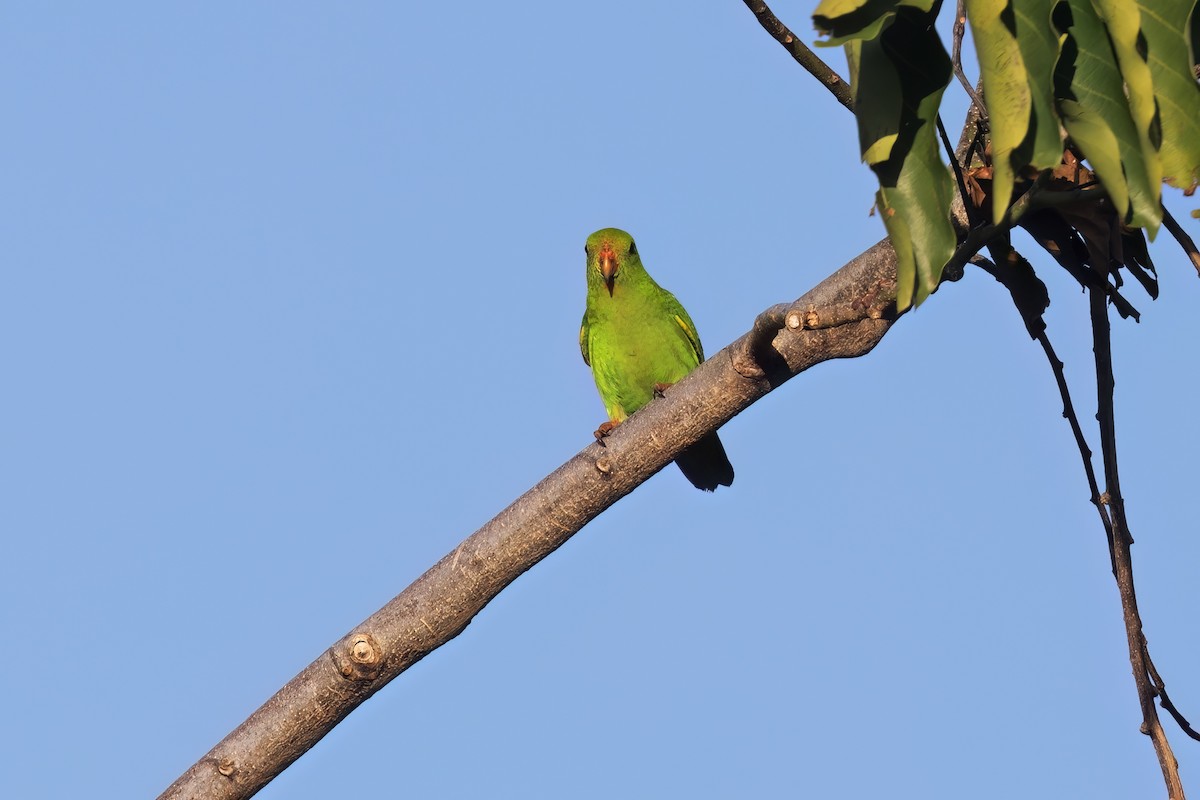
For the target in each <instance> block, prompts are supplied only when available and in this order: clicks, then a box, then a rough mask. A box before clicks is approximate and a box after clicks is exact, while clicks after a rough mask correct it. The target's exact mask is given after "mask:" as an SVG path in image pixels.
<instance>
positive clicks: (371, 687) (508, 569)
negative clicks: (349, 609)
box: [160, 241, 896, 800]
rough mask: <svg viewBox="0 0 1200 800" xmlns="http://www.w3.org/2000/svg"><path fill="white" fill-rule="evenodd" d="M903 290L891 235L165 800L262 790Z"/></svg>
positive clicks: (267, 713) (645, 419)
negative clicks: (797, 324) (505, 592)
mask: <svg viewBox="0 0 1200 800" xmlns="http://www.w3.org/2000/svg"><path fill="white" fill-rule="evenodd" d="M895 284H896V265H895V252H894V251H893V250H892V248H891V245H890V244H889V243H888V242H887V241H883V242H880V243H878V244H876V245H875V246H874V247H872V248H870V249H869V250H867V251H866V252H865V253H863V254H862V255H860V256H858V257H857V258H855V259H854V260H853V261H851V262H850V263H848V264H846V265H845V266H844V267H842V268H841V269H840V270H838V271H837V272H835V273H834V274H833V275H831V276H829V277H828V278H826V279H825V280H824V281H823V282H822V283H821V284H819V285H818V286H816V287H815V288H814V289H813V290H812V291H810V292H809V293H808V294H806V295H804V297H801V298H800V299H799V300H798V301H796V303H795V304H794V307H795V306H799V307H804V308H811V309H812V310H813V311H814V313H817V314H820V311H821V310H822V309H825V308H834V309H837V310H838V312H837V315H836V320H837V322H836V324H833V325H831V326H828V327H822V328H820V329H819V330H809V329H801V330H792V329H789V328H787V327H786V326H780V325H775V326H773V327H763V326H761V325H756V327H755V329H754V330H752V331H751V332H749V333H747V334H746V335H744V336H742V337H741V338H739V339H738V340H737V341H735V342H733V344H731V345H729V346H728V347H726V348H725V349H724V350H722V351H721V352H719V353H717V354H716V355H715V356H714V357H712V358H711V359H709V360H708V361H706V362H705V363H704V364H702V365H700V367H698V368H697V369H696V370H695V371H694V372H693V373H692V374H691V375H689V376H688V377H687V378H685V379H684V380H682V381H680V382H679V383H677V384H676V385H675V386H673V387H671V388H670V389H668V390H667V392H666V395H665V397H663V398H662V399H658V400H655V401H654V402H652V403H650V405H648V406H646V408H644V409H643V410H641V411H639V412H638V413H637V414H634V415H633V416H632V417H630V418H629V419H628V420H627V421H626V422H625V423H624V424H622V425H621V426H620V427H618V428H617V429H616V430H614V431H613V433H612V434H611V435H610V436H609V437H607V439H606V440H605V444H604V446H601V445H599V444H592V445H590V446H588V447H586V448H584V449H583V450H582V451H580V453H579V454H578V455H576V456H575V457H574V458H572V459H571V460H570V461H568V462H567V463H565V464H563V465H562V466H561V467H559V468H558V469H557V470H555V471H554V472H553V473H551V474H550V475H548V476H547V477H546V478H544V479H543V480H542V481H541V482H540V483H538V484H537V485H536V486H534V487H533V488H532V489H530V490H529V491H528V492H526V493H525V494H524V495H522V496H521V497H519V498H518V499H517V500H516V501H515V502H514V503H513V504H512V505H510V506H509V507H508V508H506V509H504V511H502V512H500V514H499V515H497V516H496V517H495V518H494V519H492V521H491V522H489V523H487V524H486V525H484V526H483V527H482V528H480V529H479V530H478V531H476V532H475V533H474V534H472V535H471V536H470V537H469V538H467V539H466V540H465V541H463V542H462V543H461V544H460V545H459V546H458V547H456V548H455V549H454V551H453V552H451V553H448V554H447V555H446V556H445V557H444V558H442V560H441V561H439V562H438V563H437V564H435V565H434V566H433V567H431V568H430V569H429V570H428V571H427V572H426V573H425V574H424V575H422V576H421V577H420V578H418V579H417V580H416V581H415V582H414V583H413V584H412V585H410V586H409V587H408V588H407V589H405V590H404V591H403V592H401V593H400V594H399V595H397V596H396V597H395V598H394V599H393V600H392V601H391V602H389V603H388V604H387V605H385V606H384V607H383V608H381V609H379V611H377V612H375V613H374V614H373V615H371V616H370V617H369V618H368V619H366V620H365V621H363V623H362V624H360V625H358V626H357V627H355V628H354V629H353V630H352V631H350V633H348V634H346V636H345V637H343V638H342V640H341V641H339V642H337V643H336V644H334V645H333V646H332V647H331V648H329V649H328V650H327V651H325V652H324V653H323V654H322V655H321V656H320V657H319V658H318V659H317V660H316V661H314V662H313V663H312V664H309V665H308V667H306V668H305V669H304V670H303V671H302V672H301V673H300V674H299V675H297V676H296V677H295V678H293V679H292V680H291V681H289V682H288V684H287V685H286V686H284V687H283V688H282V689H280V690H279V691H278V692H277V693H276V694H275V696H274V697H272V698H271V699H270V700H268V701H267V702H266V703H264V704H263V705H262V707H261V708H259V709H258V710H257V711H255V712H254V713H253V714H252V715H251V716H250V718H249V719H247V720H246V721H245V722H243V723H242V724H241V725H239V726H238V727H237V729H236V730H234V731H233V732H232V733H230V734H229V735H228V736H226V737H225V739H224V740H222V741H221V742H220V743H219V744H217V746H216V747H214V748H213V749H212V750H210V751H209V752H208V754H207V755H205V756H204V757H203V758H202V759H200V760H199V761H198V762H196V763H195V764H194V765H193V766H192V767H191V768H189V769H188V771H187V772H185V773H184V774H183V775H182V776H181V777H180V778H179V779H178V780H177V781H175V783H173V784H172V785H171V786H170V787H169V788H168V789H167V790H166V791H165V792H164V793H163V794H162V795H161V796H160V797H161V798H164V799H166V798H170V799H172V800H174V799H177V798H179V799H181V798H201V797H203V798H206V799H208V800H234V798H246V797H250V796H252V795H253V794H254V793H255V792H257V791H258V790H259V789H261V788H262V787H263V786H265V785H266V784H267V783H269V782H270V781H271V779H272V778H274V777H275V776H276V775H278V774H279V773H280V772H282V771H283V770H284V769H286V768H287V766H288V765H289V764H291V763H292V762H293V761H295V760H296V759H297V758H299V757H300V756H301V755H303V754H304V753H305V752H306V751H307V750H308V749H309V748H310V747H312V746H313V745H315V744H316V743H317V742H318V741H320V740H321V738H322V737H323V736H324V735H325V734H326V733H328V732H329V731H330V730H332V729H333V727H334V726H335V725H337V724H338V722H340V721H341V720H342V719H344V718H345V717H346V716H347V715H348V714H349V713H350V712H351V711H353V710H354V709H355V708H357V707H358V706H359V705H360V704H362V703H363V701H365V700H366V699H367V698H369V697H370V696H371V695H373V694H375V692H377V691H379V690H380V689H382V688H383V687H384V686H386V685H387V684H388V683H389V682H390V681H391V680H392V679H393V678H395V677H396V676H397V675H399V674H400V673H402V672H404V671H405V670H406V669H408V668H409V667H411V666H412V665H413V664H415V663H416V662H418V661H420V660H421V659H422V658H424V657H425V656H426V655H427V654H429V653H430V652H432V651H433V650H435V649H436V648H438V647H440V646H441V645H443V644H445V643H446V642H448V641H450V640H451V639H453V638H454V637H455V636H457V635H458V634H460V633H462V631H463V629H464V628H466V627H467V625H468V624H469V623H470V621H471V619H472V618H474V616H475V615H476V614H478V613H479V612H480V611H481V610H482V609H483V607H484V606H486V605H487V604H488V602H489V601H491V599H492V598H493V597H495V596H496V595H497V594H499V593H500V591H501V590H502V589H504V587H506V586H508V585H509V584H510V583H512V582H513V581H514V580H516V579H517V578H518V577H519V576H520V575H521V574H522V573H523V572H525V571H526V570H528V569H529V568H530V567H532V566H533V565H534V564H536V563H537V562H539V561H541V560H542V559H543V558H545V557H546V556H547V555H549V554H550V553H552V552H554V550H556V549H557V548H558V547H560V546H562V544H563V543H565V542H566V541H567V540H568V539H570V538H571V536H573V535H574V534H575V533H577V532H578V531H579V530H580V529H581V528H582V527H583V526H584V525H586V524H587V523H588V522H589V521H591V520H592V519H593V518H594V517H596V516H597V515H598V514H600V512H602V511H604V510H605V509H606V508H608V507H609V506H611V505H612V504H613V503H615V502H617V501H618V500H620V499H621V498H622V497H624V496H625V495H627V494H629V493H630V492H631V491H633V490H634V489H635V488H637V487H638V486H639V485H640V484H642V483H643V482H645V481H646V480H647V479H648V478H649V477H650V476H651V475H653V474H654V473H656V472H658V471H659V470H660V469H662V468H663V467H664V466H666V465H667V464H669V463H671V461H672V460H673V459H674V457H675V456H676V455H677V454H678V453H679V452H680V451H681V450H682V449H683V448H685V447H687V446H688V445H690V444H692V443H693V442H695V441H697V440H698V439H700V438H701V437H702V436H704V435H706V434H708V433H709V432H711V431H714V430H716V429H717V428H718V427H719V426H720V425H722V424H724V423H725V422H728V421H729V420H730V419H731V418H733V417H734V416H735V415H737V414H738V413H740V412H741V411H743V410H745V409H746V408H748V407H749V406H750V405H751V404H752V403H754V402H755V401H756V400H758V399H759V398H761V397H763V396H764V395H766V394H767V393H768V392H770V391H771V390H772V389H774V388H776V387H777V386H779V385H780V384H782V383H784V382H785V381H787V380H788V379H789V378H792V377H793V376H795V375H798V374H799V373H801V372H803V371H804V370H806V369H808V368H809V367H811V366H813V365H814V364H818V363H820V362H822V361H827V360H829V359H832V358H853V357H856V356H861V355H864V354H866V353H867V352H869V351H870V350H871V349H872V348H873V347H874V346H875V345H876V344H877V343H878V342H879V340H880V339H881V338H883V335H884V334H885V333H887V331H888V329H889V328H890V327H891V324H892V319H891V318H894V316H895V314H894V308H895V305H894V302H893V303H892V305H891V310H892V313H885V314H882V315H881V313H880V310H879V309H880V298H881V297H883V298H884V302H885V303H886V301H887V298H888V297H891V298H894V296H895ZM864 300H869V302H864ZM777 308H779V307H777ZM783 308H785V309H786V308H787V306H783ZM854 309H857V311H853V313H852V311H851V310H854ZM856 314H857V316H856ZM872 315H874V316H872ZM782 316H783V315H782V313H780V314H779V315H777V316H776V318H777V319H779V320H782ZM881 317H882V318H881ZM768 318H769V315H767V316H764V317H760V319H768Z"/></svg>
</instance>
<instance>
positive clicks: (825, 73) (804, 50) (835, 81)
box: [742, 0, 854, 112]
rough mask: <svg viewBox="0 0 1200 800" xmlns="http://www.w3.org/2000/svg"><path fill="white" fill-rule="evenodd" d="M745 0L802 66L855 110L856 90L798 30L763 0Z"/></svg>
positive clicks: (770, 32) (849, 107)
mask: <svg viewBox="0 0 1200 800" xmlns="http://www.w3.org/2000/svg"><path fill="white" fill-rule="evenodd" d="M742 2H744V3H745V4H746V8H748V9H750V10H751V11H752V12H754V16H755V17H757V18H758V24H760V25H762V26H763V28H764V29H765V30H766V31H767V33H769V34H771V38H773V39H774V40H775V41H777V42H779V43H780V44H781V45H783V47H784V49H785V50H787V51H788V52H789V53H791V55H792V58H794V59H796V61H797V62H798V63H799V64H800V66H802V67H804V68H805V69H806V70H808V71H809V73H810V74H811V75H812V76H813V77H814V78H816V79H817V80H818V81H820V82H821V83H822V85H824V86H825V88H826V89H828V90H829V92H830V94H832V95H833V96H834V97H836V98H837V101H838V102H839V103H841V104H842V105H844V106H845V107H846V108H848V109H850V111H851V112H853V111H854V92H853V91H852V90H851V88H850V84H848V83H846V81H845V80H844V79H843V78H842V76H841V75H838V74H837V72H835V71H834V70H833V68H832V67H830V66H829V65H828V64H826V63H825V62H824V61H822V60H821V59H820V58H818V57H817V54H816V53H814V52H813V51H812V50H810V49H808V46H807V45H805V44H804V42H802V41H800V39H799V38H797V36H796V34H794V33H792V32H791V30H790V29H789V28H788V26H787V25H784V24H783V23H782V22H781V21H780V20H779V17H777V16H775V13H774V12H773V11H771V9H770V7H768V6H767V4H766V3H765V2H763V0H742Z"/></svg>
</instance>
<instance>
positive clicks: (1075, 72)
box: [1054, 0, 1162, 236]
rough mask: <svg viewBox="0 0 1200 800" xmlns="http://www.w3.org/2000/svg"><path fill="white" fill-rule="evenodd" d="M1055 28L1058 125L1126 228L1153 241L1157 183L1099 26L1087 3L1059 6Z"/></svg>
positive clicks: (1078, 1)
mask: <svg viewBox="0 0 1200 800" xmlns="http://www.w3.org/2000/svg"><path fill="white" fill-rule="evenodd" d="M1054 23H1055V25H1056V26H1057V27H1058V29H1059V30H1060V31H1064V35H1063V37H1062V38H1061V39H1060V42H1061V43H1062V52H1061V55H1060V56H1059V59H1058V66H1057V67H1056V68H1055V71H1054V84H1055V95H1056V97H1057V98H1058V110H1059V114H1060V115H1061V116H1062V121H1063V125H1064V127H1066V129H1067V133H1068V134H1070V136H1071V138H1072V139H1073V140H1074V141H1075V143H1076V144H1077V145H1079V148H1080V149H1081V150H1082V151H1083V154H1084V157H1086V158H1087V160H1088V161H1089V162H1091V164H1092V167H1093V168H1094V169H1095V171H1096V174H1097V175H1098V176H1099V177H1100V182H1101V183H1103V184H1104V188H1105V189H1106V190H1107V191H1108V194H1109V196H1110V197H1111V198H1112V200H1113V203H1115V204H1116V206H1117V209H1118V211H1119V212H1120V213H1121V216H1122V218H1123V219H1124V220H1125V221H1126V223H1127V224H1131V225H1134V226H1136V227H1145V228H1147V229H1149V230H1150V232H1151V236H1153V232H1154V231H1155V230H1157V228H1158V224H1159V222H1160V221H1161V219H1162V206H1161V204H1160V201H1159V182H1158V181H1157V180H1151V178H1150V172H1149V171H1148V170H1147V167H1146V162H1145V158H1144V157H1143V151H1142V141H1141V138H1140V137H1139V135H1138V128H1137V125H1136V124H1135V123H1134V120H1133V117H1132V116H1131V113H1130V107H1129V103H1128V102H1127V101H1126V98H1125V83H1124V81H1123V79H1122V77H1121V72H1120V70H1119V69H1118V67H1117V60H1116V56H1115V55H1114V54H1113V50H1112V47H1111V46H1110V44H1109V38H1108V33H1107V32H1106V31H1105V28H1104V24H1103V23H1102V22H1101V20H1100V18H1099V17H1098V16H1097V15H1096V12H1095V10H1094V9H1093V8H1092V4H1091V2H1090V0H1068V2H1063V3H1059V4H1058V6H1056V8H1055V11H1054Z"/></svg>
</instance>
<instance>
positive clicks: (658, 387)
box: [654, 383, 675, 397]
mask: <svg viewBox="0 0 1200 800" xmlns="http://www.w3.org/2000/svg"><path fill="white" fill-rule="evenodd" d="M674 385H675V384H673V383H656V384H654V396H655V397H662V396H664V395H665V394H666V392H667V389H670V388H671V387H672V386H674Z"/></svg>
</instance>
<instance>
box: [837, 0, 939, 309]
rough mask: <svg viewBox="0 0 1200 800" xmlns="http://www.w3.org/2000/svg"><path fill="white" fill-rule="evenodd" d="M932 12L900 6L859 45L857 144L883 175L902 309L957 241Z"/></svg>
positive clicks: (920, 297)
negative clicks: (940, 130) (941, 132)
mask: <svg viewBox="0 0 1200 800" xmlns="http://www.w3.org/2000/svg"><path fill="white" fill-rule="evenodd" d="M932 17H933V15H932V14H930V13H920V12H917V11H914V10H912V9H900V10H899V11H897V12H896V15H895V18H894V19H893V20H892V23H891V24H890V25H889V26H887V27H886V28H885V29H884V31H883V33H881V34H880V36H879V38H878V39H874V40H868V41H863V42H862V43H861V46H860V47H859V65H858V81H856V82H855V84H854V86H855V98H854V100H855V109H856V116H857V117H858V128H859V146H860V148H861V151H862V153H863V157H864V159H865V160H866V161H867V162H868V163H869V164H870V166H871V169H873V170H874V171H875V174H876V176H877V177H878V178H879V192H878V194H877V195H876V201H877V205H878V208H879V213H880V215H881V216H882V217H883V223H884V226H885V227H886V228H887V231H888V235H889V236H890V237H891V239H892V245H893V246H894V247H895V249H896V255H897V273H898V280H897V298H896V304H897V307H898V308H899V309H900V310H904V309H906V308H908V307H909V306H910V305H913V304H917V305H919V304H920V303H921V302H922V301H924V300H925V298H927V297H928V296H929V295H930V293H932V292H933V290H934V289H936V288H937V285H938V281H939V280H940V279H941V274H942V268H943V267H944V266H945V264H946V262H947V261H948V260H949V259H950V256H952V255H953V254H954V248H955V244H956V242H955V236H954V228H953V227H952V226H951V224H950V214H949V211H950V201H951V199H952V196H953V187H952V183H951V180H950V175H949V172H948V171H947V169H946V166H945V164H943V163H942V161H941V158H940V155H939V151H938V138H937V130H936V124H935V121H936V119H937V110H938V106H939V104H940V103H941V99H942V92H943V90H944V89H945V88H946V84H947V83H948V82H949V80H950V59H949V57H948V56H947V55H946V50H945V48H944V47H943V46H942V43H941V40H940V39H939V38H938V35H937V32H936V31H935V30H934V29H933V25H932Z"/></svg>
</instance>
